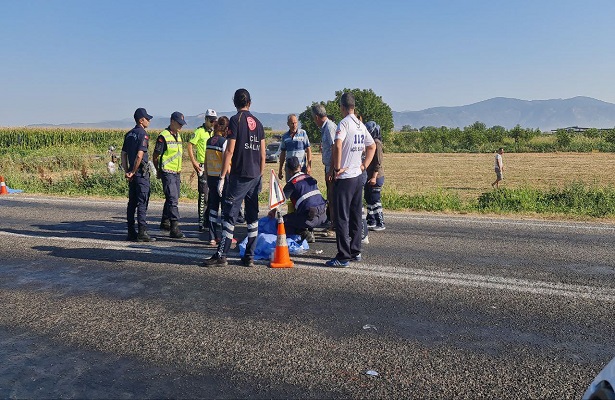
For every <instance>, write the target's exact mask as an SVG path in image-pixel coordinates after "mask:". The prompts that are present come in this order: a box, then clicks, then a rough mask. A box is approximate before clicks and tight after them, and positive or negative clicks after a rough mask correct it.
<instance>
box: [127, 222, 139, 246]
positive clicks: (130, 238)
mask: <svg viewBox="0 0 615 400" xmlns="http://www.w3.org/2000/svg"><path fill="white" fill-rule="evenodd" d="M137 236H138V235H137V232H136V231H135V227H134V226H132V227H128V235H127V236H126V240H127V241H128V242H134V241H136V240H137Z"/></svg>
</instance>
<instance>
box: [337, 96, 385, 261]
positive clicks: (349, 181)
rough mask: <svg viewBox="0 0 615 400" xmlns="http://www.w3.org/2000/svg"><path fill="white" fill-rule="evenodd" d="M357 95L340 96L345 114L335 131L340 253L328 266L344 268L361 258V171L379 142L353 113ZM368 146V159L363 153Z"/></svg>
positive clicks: (338, 249) (338, 252)
mask: <svg viewBox="0 0 615 400" xmlns="http://www.w3.org/2000/svg"><path fill="white" fill-rule="evenodd" d="M354 110H355V98H354V95H353V94H352V93H350V92H346V93H344V94H343V95H342V97H341V99H340V111H341V113H342V116H343V117H344V118H343V119H342V120H341V121H340V123H339V125H338V126H337V131H336V132H335V141H334V142H333V153H332V167H333V173H334V174H335V175H334V178H335V211H336V227H337V231H336V242H337V254H336V256H335V257H334V258H332V259H331V260H329V261H327V262H326V263H325V265H327V266H329V267H338V268H344V267H347V266H348V265H349V261H357V262H358V261H361V260H362V256H361V236H362V216H361V214H362V209H363V199H362V197H363V196H362V194H363V184H362V173H363V171H365V169H366V168H367V166H369V164H370V163H371V162H372V158H373V157H374V152H375V151H376V144H375V143H374V139H372V136H371V135H370V134H369V132H368V131H367V128H366V127H365V125H364V124H363V122H361V121H359V119H358V118H357V117H356V116H355V114H354ZM364 150H365V160H364V161H362V153H363V151H364Z"/></svg>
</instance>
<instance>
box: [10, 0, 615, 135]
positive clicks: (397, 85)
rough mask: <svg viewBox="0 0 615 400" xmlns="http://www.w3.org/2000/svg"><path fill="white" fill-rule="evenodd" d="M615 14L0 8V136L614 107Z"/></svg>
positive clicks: (253, 5) (440, 4)
mask: <svg viewBox="0 0 615 400" xmlns="http://www.w3.org/2000/svg"><path fill="white" fill-rule="evenodd" d="M614 17H615V1H612V0H595V1H592V0H587V1H581V0H578V1H570V0H545V1H542V0H527V1H526V0H514V1H503V0H502V1H500V0H468V1H461V0H460V1H455V0H447V1H444V0H424V1H400V0H395V1H389V0H379V1H374V0H371V1H362V0H358V1H352V2H348V1H344V2H341V1H336V0H330V1H323V2H320V1H291V0H287V1H273V0H269V1H268V0H263V1H247V0H246V1H243V0H240V1H226V0H224V1H212V0H210V1H181V0H175V1H130V0H104V1H88V0H74V1H73V0H57V1H52V0H40V1H34V0H5V1H3V2H2V12H1V13H0V51H1V54H2V60H1V62H0V76H1V78H0V79H1V80H0V82H1V85H0V126H13V125H26V124H34V123H43V122H47V123H55V124H58V123H69V122H98V121H103V120H117V119H122V118H130V117H131V116H132V113H133V112H134V109H135V108H137V107H145V108H147V110H148V111H149V112H150V114H154V115H157V116H168V115H170V113H171V112H173V111H175V110H179V111H182V112H183V113H184V114H186V115H196V114H199V113H202V112H204V110H205V109H207V108H215V109H217V110H220V111H230V110H232V109H233V104H232V101H231V98H232V95H233V92H234V91H235V89H237V88H240V87H245V88H247V89H248V90H249V91H250V93H251V94H252V99H253V104H252V109H253V110H255V111H258V112H272V113H290V112H301V111H303V110H304V109H305V107H306V106H307V105H309V104H311V102H312V101H319V100H329V99H332V98H333V97H334V92H335V91H336V90H339V89H342V88H344V87H349V88H361V89H367V88H371V89H373V90H374V91H375V92H376V93H377V94H378V95H381V96H382V97H383V99H384V101H385V102H387V103H388V104H389V105H390V106H391V108H392V109H393V110H395V111H405V110H421V109H425V108H429V107H435V106H456V105H465V104H470V103H474V102H477V101H481V100H485V99H489V98H492V97H498V96H503V97H514V98H519V99H525V100H538V99H552V98H569V97H574V96H590V97H594V98H597V99H600V100H604V101H608V102H613V103H615V52H614V51H613V44H614V43H613V42H614V41H615V22H614V20H613V19H614Z"/></svg>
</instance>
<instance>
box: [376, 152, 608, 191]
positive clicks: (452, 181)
mask: <svg viewBox="0 0 615 400" xmlns="http://www.w3.org/2000/svg"><path fill="white" fill-rule="evenodd" d="M494 157H495V154H467V153H446V154H432V153H416V154H412V153H410V154H385V156H384V167H385V186H388V188H389V189H393V190H395V191H398V192H400V193H406V194H410V195H416V194H421V193H425V192H435V191H439V190H445V191H452V192H454V193H457V194H458V195H459V196H460V197H461V198H463V199H467V198H476V197H478V196H479V195H480V194H481V193H482V192H485V191H488V190H491V183H492V182H493V181H494V180H495V173H494V171H493V167H494ZM503 160H504V181H503V182H502V183H501V186H500V187H505V188H509V189H515V188H524V187H532V188H536V189H548V188H553V187H558V188H561V187H564V186H566V185H568V184H570V183H573V182H579V181H582V182H584V183H585V184H587V185H590V186H594V185H595V186H615V175H614V174H613V173H612V170H611V168H609V166H611V165H612V164H613V162H615V154H613V153H510V154H504V156H503Z"/></svg>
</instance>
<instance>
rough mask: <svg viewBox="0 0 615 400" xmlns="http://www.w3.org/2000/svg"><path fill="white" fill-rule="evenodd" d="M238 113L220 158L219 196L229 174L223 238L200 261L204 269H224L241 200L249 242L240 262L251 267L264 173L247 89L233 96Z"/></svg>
mask: <svg viewBox="0 0 615 400" xmlns="http://www.w3.org/2000/svg"><path fill="white" fill-rule="evenodd" d="M233 103H234V104H235V108H236V109H237V114H235V115H234V116H233V117H231V119H230V121H229V129H228V134H227V136H226V141H227V144H226V150H225V151H224V156H223V159H222V173H221V174H220V178H221V179H220V181H221V182H222V184H221V185H220V186H219V188H218V194H220V195H222V187H223V185H224V181H225V177H226V176H227V175H228V183H227V185H228V186H227V188H226V194H225V197H224V201H223V203H222V238H221V240H220V243H219V244H218V250H217V251H216V253H215V254H214V255H213V256H212V257H211V258H208V259H206V260H205V261H204V262H203V266H204V267H225V266H227V265H228V262H227V261H226V256H227V254H228V251H229V249H230V248H231V242H232V239H233V234H234V231H235V223H236V221H237V216H238V214H239V208H240V207H241V203H242V201H245V206H246V208H245V210H246V211H245V213H246V223H247V225H248V243H247V245H246V253H245V255H244V256H243V257H242V259H241V261H242V263H243V265H245V266H246V267H254V250H255V248H256V237H257V236H258V194H259V193H260V191H261V176H262V175H263V171H264V170H265V146H266V145H265V130H264V129H263V125H262V124H261V122H260V121H259V120H258V119H257V118H256V117H255V116H253V115H252V113H250V106H251V104H252V100H251V98H250V93H249V92H248V91H247V90H246V89H237V90H236V91H235V95H234V96H233Z"/></svg>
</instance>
